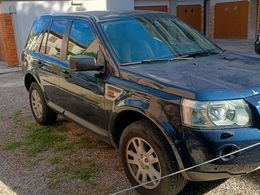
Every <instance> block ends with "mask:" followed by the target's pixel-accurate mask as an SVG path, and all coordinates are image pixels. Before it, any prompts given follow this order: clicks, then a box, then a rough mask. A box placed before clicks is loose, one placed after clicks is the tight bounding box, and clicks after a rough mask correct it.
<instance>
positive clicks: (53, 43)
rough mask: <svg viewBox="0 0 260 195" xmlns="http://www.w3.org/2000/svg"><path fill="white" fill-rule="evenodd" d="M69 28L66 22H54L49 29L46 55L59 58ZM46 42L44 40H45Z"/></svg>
mask: <svg viewBox="0 0 260 195" xmlns="http://www.w3.org/2000/svg"><path fill="white" fill-rule="evenodd" d="M66 27H67V21H66V20H53V22H52V24H51V27H50V29H49V35H48V41H47V47H46V54H47V55H49V56H52V57H56V58H59V57H60V52H61V46H62V39H63V36H64V33H65V30H66ZM43 41H44V40H43Z"/></svg>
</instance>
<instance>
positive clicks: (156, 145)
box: [119, 120, 187, 195]
mask: <svg viewBox="0 0 260 195" xmlns="http://www.w3.org/2000/svg"><path fill="white" fill-rule="evenodd" d="M119 149H120V156H121V160H122V163H123V166H124V169H125V172H126V175H127V177H128V179H129V181H130V182H131V183H132V185H139V184H143V183H146V182H150V181H152V182H151V183H147V184H144V185H143V186H142V187H139V188H137V190H138V191H139V192H140V193H142V194H149V195H150V194H163V195H167V194H171V195H172V194H177V193H179V192H180V191H181V190H182V189H183V188H184V187H185V185H186V182H187V181H186V180H185V179H184V178H183V176H182V175H180V174H178V175H174V176H172V177H168V178H165V179H160V178H161V177H162V176H165V175H167V174H170V173H173V172H176V171H178V164H177V161H176V159H175V157H174V154H173V152H172V150H171V148H170V146H169V145H168V144H167V141H166V139H165V138H164V136H163V135H162V134H161V132H159V131H158V129H157V128H156V127H155V126H154V125H153V124H152V123H151V122H149V121H148V120H140V121H137V122H134V123H132V124H130V125H129V126H128V127H127V128H126V129H125V130H124V132H123V134H122V136H121V139H120V146H119Z"/></svg>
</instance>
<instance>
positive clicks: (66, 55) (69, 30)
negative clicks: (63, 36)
mask: <svg viewBox="0 0 260 195" xmlns="http://www.w3.org/2000/svg"><path fill="white" fill-rule="evenodd" d="M70 21H71V23H70V28H69V29H68V34H67V35H68V42H67V45H66V47H67V48H66V53H65V60H66V61H68V59H67V57H68V46H69V38H70V34H71V30H72V25H73V22H82V23H85V24H87V25H88V26H89V28H90V29H91V30H92V32H93V34H94V35H95V37H96V39H98V41H99V44H100V40H99V37H98V34H97V31H96V29H95V28H94V27H93V25H92V24H91V22H90V21H89V20H87V19H72V20H70Z"/></svg>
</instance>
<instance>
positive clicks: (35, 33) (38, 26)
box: [25, 19, 48, 51]
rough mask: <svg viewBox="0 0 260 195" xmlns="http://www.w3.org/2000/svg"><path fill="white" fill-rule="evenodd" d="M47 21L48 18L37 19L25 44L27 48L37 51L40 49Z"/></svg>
mask: <svg viewBox="0 0 260 195" xmlns="http://www.w3.org/2000/svg"><path fill="white" fill-rule="evenodd" d="M47 23H48V21H47V20H42V19H38V20H35V22H34V24H33V26H32V29H31V32H30V34H29V36H28V39H27V42H26V45H25V49H26V50H31V51H37V50H38V49H39V47H40V44H41V39H42V36H43V31H44V29H45V27H46V25H47Z"/></svg>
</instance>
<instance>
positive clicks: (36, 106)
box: [31, 89, 42, 118]
mask: <svg viewBox="0 0 260 195" xmlns="http://www.w3.org/2000/svg"><path fill="white" fill-rule="evenodd" d="M31 104H32V109H33V112H34V114H35V116H36V117H37V118H41V117H42V100H41V97H40V94H39V93H38V91H37V90H35V89H34V90H32V92H31Z"/></svg>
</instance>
